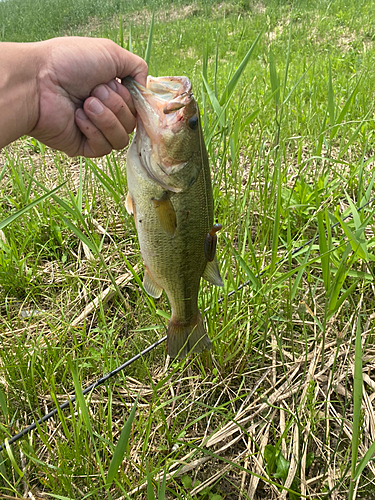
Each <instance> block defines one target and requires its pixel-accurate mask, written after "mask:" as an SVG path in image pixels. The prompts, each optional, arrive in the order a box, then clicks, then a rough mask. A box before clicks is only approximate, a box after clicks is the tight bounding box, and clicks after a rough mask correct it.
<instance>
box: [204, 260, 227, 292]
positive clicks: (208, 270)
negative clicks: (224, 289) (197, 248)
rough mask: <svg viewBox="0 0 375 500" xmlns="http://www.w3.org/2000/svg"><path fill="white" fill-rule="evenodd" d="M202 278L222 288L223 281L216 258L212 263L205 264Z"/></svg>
mask: <svg viewBox="0 0 375 500" xmlns="http://www.w3.org/2000/svg"><path fill="white" fill-rule="evenodd" d="M203 278H204V279H205V280H207V281H209V282H210V283H212V284H213V285H216V286H224V283H223V280H222V279H221V276H220V271H219V267H218V265H217V260H216V256H215V258H214V260H213V261H211V262H207V265H206V267H205V270H204V271H203Z"/></svg>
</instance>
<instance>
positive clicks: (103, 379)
mask: <svg viewBox="0 0 375 500" xmlns="http://www.w3.org/2000/svg"><path fill="white" fill-rule="evenodd" d="M374 200H375V197H374V198H371V200H370V201H368V202H367V203H365V204H364V205H362V206H361V207H360V208H358V209H357V210H358V212H360V211H361V210H363V209H364V208H366V207H367V206H368V205H370V203H372V202H373V201H374ZM350 217H353V213H350V214H349V215H347V216H346V217H344V218H343V219H342V220H343V221H344V220H346V219H349V218H350ZM339 224H340V222H336V223H335V224H333V225H332V226H330V227H329V230H330V231H331V230H332V229H333V228H334V227H336V226H338V225H339ZM327 232H328V230H326V234H327ZM318 238H319V235H316V236H314V238H311V239H310V240H309V241H307V242H306V243H304V244H303V245H301V246H300V247H298V248H296V249H294V250H293V251H292V252H291V254H290V255H291V256H293V255H295V254H296V253H297V252H299V251H300V250H302V249H303V248H305V247H307V246H309V245H311V243H313V242H314V241H316V240H317V239H318ZM288 257H289V255H285V256H284V257H282V258H281V259H280V260H279V261H277V262H276V264H275V265H279V264H282V263H283V262H285V261H286V260H287V259H288ZM267 270H268V267H266V268H265V269H263V270H262V271H261V272H260V273H259V274H257V275H256V276H255V277H256V278H260V277H261V276H263V274H265V273H266V271H267ZM249 284H250V280H248V281H246V282H245V283H242V284H241V285H239V286H238V287H237V288H236V289H235V290H232V291H231V292H229V293H228V295H227V297H231V296H232V295H234V294H235V293H236V292H238V291H239V290H241V289H242V288H244V287H246V286H248V285H249ZM224 299H225V298H224V297H220V298H219V299H218V301H217V302H218V303H219V304H221V303H222V302H223V301H224ZM209 309H210V306H208V307H206V309H205V310H204V312H207V311H208V310H209ZM166 340H167V336H166V335H165V336H164V337H162V338H161V339H159V340H157V341H156V342H154V343H153V344H151V345H150V346H148V347H147V348H146V349H144V350H143V351H141V352H140V353H138V354H136V355H135V356H133V357H132V358H131V359H129V360H128V361H125V363H123V364H122V365H120V366H118V367H117V368H115V369H114V370H112V371H111V372H109V373H107V374H106V375H103V377H101V378H99V379H98V380H97V381H96V382H94V383H93V384H91V385H89V386H88V387H86V388H85V389H83V390H82V394H83V395H85V394H87V393H88V392H91V391H93V390H94V389H96V388H97V387H98V386H99V385H102V384H104V382H106V381H107V380H109V379H110V378H112V377H113V376H114V375H117V373H119V372H121V371H122V370H124V369H125V368H127V367H128V366H130V365H131V364H132V363H134V361H137V359H139V358H141V357H142V356H144V355H145V354H147V353H148V352H150V351H152V350H153V349H154V348H155V347H158V346H159V345H160V344H162V343H163V342H165V341H166ZM75 400H76V397H75V396H71V397H70V398H69V399H68V400H67V401H65V402H64V403H62V404H61V405H60V406H59V407H56V408H54V409H53V410H52V411H50V412H49V413H47V414H46V415H44V416H43V417H42V418H40V419H39V420H36V421H34V422H33V423H32V424H31V425H29V426H28V427H25V428H24V429H23V430H22V431H20V432H19V433H18V434H15V435H14V436H12V437H11V438H10V439H6V440H5V442H4V443H3V444H2V445H0V451H2V450H5V449H6V446H8V445H11V444H12V443H15V442H16V441H18V440H19V439H20V438H21V437H22V436H25V435H26V434H28V433H29V432H31V431H32V430H34V429H36V427H37V425H40V424H42V423H43V422H46V421H47V420H49V419H50V418H52V417H53V416H54V415H56V414H57V412H58V410H64V409H65V408H67V407H68V406H69V405H70V404H72V403H74V402H75Z"/></svg>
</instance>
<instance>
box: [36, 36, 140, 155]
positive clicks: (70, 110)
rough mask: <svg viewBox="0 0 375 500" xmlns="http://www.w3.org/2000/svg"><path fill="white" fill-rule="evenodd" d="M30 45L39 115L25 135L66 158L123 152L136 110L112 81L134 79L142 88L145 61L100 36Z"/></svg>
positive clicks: (121, 88)
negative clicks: (36, 53) (36, 54)
mask: <svg viewBox="0 0 375 500" xmlns="http://www.w3.org/2000/svg"><path fill="white" fill-rule="evenodd" d="M34 47H35V48H37V50H38V51H39V58H38V60H39V68H38V71H37V81H38V90H39V91H38V94H39V116H38V119H37V121H36V124H35V126H34V127H33V128H32V130H30V131H29V132H28V134H29V135H31V136H33V137H35V138H36V139H38V140H39V141H41V142H43V143H44V144H46V145H47V146H50V147H52V148H55V149H58V150H60V151H64V152H65V153H67V154H68V155H69V156H78V155H82V156H86V157H88V158H92V157H97V156H103V155H105V154H108V153H110V152H111V151H112V149H122V148H124V147H125V146H126V145H127V144H128V142H129V136H128V134H130V133H131V132H132V131H133V129H134V127H135V117H134V115H135V114H136V112H135V108H134V105H133V102H132V100H131V97H130V94H129V92H128V90H127V89H126V88H125V87H124V86H123V85H121V84H120V83H119V82H118V81H116V78H119V79H121V78H124V77H125V76H132V77H133V78H134V79H135V80H137V81H138V82H139V83H141V84H142V85H145V84H146V77H147V65H146V63H145V62H144V61H143V59H141V58H140V57H138V56H136V55H134V54H132V53H131V52H128V51H126V50H124V49H122V48H121V47H119V46H118V45H116V44H115V43H114V42H112V41H110V40H107V39H100V38H80V37H65V38H54V39H51V40H46V41H44V42H38V43H36V44H34Z"/></svg>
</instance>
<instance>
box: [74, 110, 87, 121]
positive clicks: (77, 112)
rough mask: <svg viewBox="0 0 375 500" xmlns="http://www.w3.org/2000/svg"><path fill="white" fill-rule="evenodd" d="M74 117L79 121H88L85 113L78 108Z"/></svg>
mask: <svg viewBox="0 0 375 500" xmlns="http://www.w3.org/2000/svg"><path fill="white" fill-rule="evenodd" d="M76 116H77V117H78V118H79V119H80V120H88V118H87V116H86V113H85V112H84V111H83V109H82V108H78V109H77V111H76Z"/></svg>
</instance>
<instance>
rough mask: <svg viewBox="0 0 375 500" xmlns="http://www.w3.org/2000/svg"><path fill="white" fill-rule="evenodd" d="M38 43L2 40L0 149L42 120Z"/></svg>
mask: <svg viewBox="0 0 375 500" xmlns="http://www.w3.org/2000/svg"><path fill="white" fill-rule="evenodd" d="M38 45H39V44H38V43H6V42H2V43H0V54H1V55H0V148H1V147H3V146H5V145H7V144H9V143H10V142H12V141H14V140H15V139H18V138H19V137H20V136H22V135H25V134H27V133H28V132H30V131H31V130H32V129H33V128H34V127H35V124H36V123H37V121H38V116H39V92H38V82H37V75H38V70H39V67H40V64H41V58H40V50H39V49H38Z"/></svg>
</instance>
